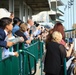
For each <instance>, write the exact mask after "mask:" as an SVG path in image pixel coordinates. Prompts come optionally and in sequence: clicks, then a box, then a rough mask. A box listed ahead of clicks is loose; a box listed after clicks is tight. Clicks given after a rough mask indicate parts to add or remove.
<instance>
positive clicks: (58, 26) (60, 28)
mask: <svg viewBox="0 0 76 75" xmlns="http://www.w3.org/2000/svg"><path fill="white" fill-rule="evenodd" d="M53 31H58V32H60V33H61V34H62V38H63V40H65V31H64V26H63V25H62V23H60V22H58V23H56V24H55V26H54V28H53Z"/></svg>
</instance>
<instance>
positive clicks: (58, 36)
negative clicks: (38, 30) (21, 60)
mask: <svg viewBox="0 0 76 75" xmlns="http://www.w3.org/2000/svg"><path fill="white" fill-rule="evenodd" d="M52 38H53V40H54V41H55V42H58V43H60V42H61V40H62V34H61V33H60V32H58V31H54V32H53V33H52Z"/></svg>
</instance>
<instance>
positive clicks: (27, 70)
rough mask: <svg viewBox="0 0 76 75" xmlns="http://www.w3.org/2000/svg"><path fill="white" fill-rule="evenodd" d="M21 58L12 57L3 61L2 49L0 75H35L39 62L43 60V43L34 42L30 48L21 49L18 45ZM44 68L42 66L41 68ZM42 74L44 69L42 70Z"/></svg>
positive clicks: (0, 49) (0, 53)
mask: <svg viewBox="0 0 76 75" xmlns="http://www.w3.org/2000/svg"><path fill="white" fill-rule="evenodd" d="M15 49H16V51H17V52H18V53H19V57H15V56H10V57H8V58H5V59H2V48H0V75H6V74H7V75H35V73H36V67H37V65H36V64H37V62H38V61H39V59H41V58H42V52H43V42H41V41H39V40H33V41H32V44H31V45H30V46H29V47H24V44H23V47H22V49H19V44H17V45H16V48H15ZM40 67H41V68H42V65H41V66H40ZM41 73H42V69H41Z"/></svg>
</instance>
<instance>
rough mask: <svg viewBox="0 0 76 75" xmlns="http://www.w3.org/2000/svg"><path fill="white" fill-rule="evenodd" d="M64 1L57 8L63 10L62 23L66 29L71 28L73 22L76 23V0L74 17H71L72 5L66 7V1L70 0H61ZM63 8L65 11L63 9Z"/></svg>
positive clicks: (75, 1) (75, 2)
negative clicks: (62, 4)
mask: <svg viewBox="0 0 76 75" xmlns="http://www.w3.org/2000/svg"><path fill="white" fill-rule="evenodd" d="M61 1H62V2H63V3H64V6H60V7H59V8H60V9H61V10H62V11H63V12H64V16H63V17H61V18H62V19H64V23H63V25H64V26H65V28H66V29H72V26H73V24H74V23H76V18H75V17H76V14H75V13H76V10H75V7H76V0H74V17H73V5H71V7H70V8H69V9H68V1H70V0H61ZM64 8H66V9H65V11H64Z"/></svg>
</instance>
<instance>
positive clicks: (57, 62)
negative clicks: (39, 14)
mask: <svg viewBox="0 0 76 75" xmlns="http://www.w3.org/2000/svg"><path fill="white" fill-rule="evenodd" d="M0 11H5V9H0ZM5 13H6V12H5ZM8 13H9V14H8V15H3V14H2V12H0V47H3V52H2V59H4V58H6V57H8V56H10V55H11V56H16V57H18V56H19V55H18V52H16V50H14V47H13V45H15V44H17V43H18V42H19V45H20V46H19V48H22V43H23V42H24V43H25V47H28V46H29V45H30V44H31V41H32V40H33V39H36V38H37V39H40V40H43V41H44V43H45V47H46V55H45V60H44V72H45V75H64V67H63V66H64V58H67V61H69V59H70V58H72V57H73V59H72V60H71V61H73V64H74V63H75V62H76V58H75V56H74V55H72V54H73V53H74V51H73V47H74V44H73V43H71V44H70V46H68V44H67V43H66V42H65V31H64V27H63V25H62V23H60V22H58V23H56V24H55V25H54V28H53V29H50V30H49V29H46V28H43V27H41V26H40V25H39V24H37V23H36V22H34V21H33V20H32V19H28V20H27V23H25V22H23V21H22V20H20V19H19V18H18V17H15V16H14V13H13V12H11V13H10V12H8ZM9 47H12V51H11V52H10V50H9ZM68 47H69V48H68ZM73 64H72V65H73ZM68 69H69V67H68ZM67 73H68V75H71V74H70V73H71V71H70V72H69V71H68V70H67ZM75 73H76V72H75Z"/></svg>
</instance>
